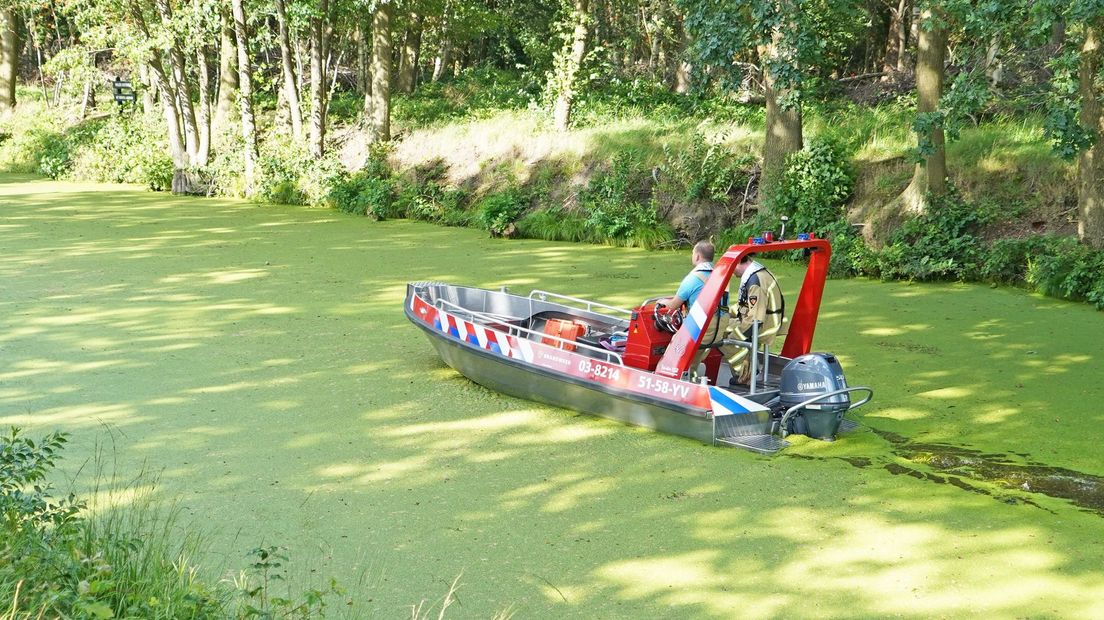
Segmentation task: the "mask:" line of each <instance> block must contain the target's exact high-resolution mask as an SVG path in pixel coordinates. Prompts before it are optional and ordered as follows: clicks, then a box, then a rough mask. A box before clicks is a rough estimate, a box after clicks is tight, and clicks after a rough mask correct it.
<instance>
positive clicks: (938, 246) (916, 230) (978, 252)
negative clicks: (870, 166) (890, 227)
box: [878, 191, 994, 280]
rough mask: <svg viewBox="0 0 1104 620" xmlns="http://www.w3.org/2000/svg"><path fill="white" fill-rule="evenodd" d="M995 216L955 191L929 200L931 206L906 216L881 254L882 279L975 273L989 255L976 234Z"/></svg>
mask: <svg viewBox="0 0 1104 620" xmlns="http://www.w3.org/2000/svg"><path fill="white" fill-rule="evenodd" d="M993 215H994V213H993V211H992V210H991V209H986V208H982V207H980V206H978V205H971V204H967V203H966V202H965V201H964V200H962V199H961V198H959V197H958V195H957V194H955V193H954V192H953V191H952V192H950V193H948V194H947V195H945V196H943V197H942V198H940V199H938V200H936V199H932V200H930V201H929V206H928V209H927V211H925V212H924V213H923V214H921V215H919V216H917V217H915V218H912V219H910V220H907V221H905V223H904V224H902V225H901V226H900V227H899V228H898V229H897V230H896V231H894V233H893V235H892V236H891V238H890V245H889V246H888V247H886V248H885V249H884V250H883V251H882V252H881V253H880V255H879V257H878V270H879V271H880V273H881V276H882V278H886V279H891V278H903V279H908V280H939V279H954V280H964V279H968V278H970V277H974V278H976V275H977V274H979V273H980V272H981V267H982V264H983V263H984V258H985V257H984V253H985V250H984V246H983V245H982V243H981V239H980V238H979V236H978V233H979V232H980V231H981V229H982V227H984V226H985V224H987V223H988V222H990V221H992V219H993Z"/></svg>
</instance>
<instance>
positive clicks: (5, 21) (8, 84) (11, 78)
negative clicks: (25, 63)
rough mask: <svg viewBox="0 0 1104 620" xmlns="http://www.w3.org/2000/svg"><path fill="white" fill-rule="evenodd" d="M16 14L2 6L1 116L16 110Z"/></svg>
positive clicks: (0, 53) (0, 55)
mask: <svg viewBox="0 0 1104 620" xmlns="http://www.w3.org/2000/svg"><path fill="white" fill-rule="evenodd" d="M16 26H17V23H16V12H15V9H14V8H12V7H10V6H0V114H3V113H4V112H8V111H10V110H12V109H13V108H15V82H16V76H17V75H18V74H19V31H18V29H17V28H16Z"/></svg>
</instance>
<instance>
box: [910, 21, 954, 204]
mask: <svg viewBox="0 0 1104 620" xmlns="http://www.w3.org/2000/svg"><path fill="white" fill-rule="evenodd" d="M920 19H921V21H924V22H927V23H930V24H932V26H933V27H932V28H931V29H924V28H920V36H919V38H918V39H917V42H916V112H917V114H929V113H932V112H935V111H936V110H938V109H939V98H940V97H942V96H943V78H944V62H945V60H946V55H947V33H946V30H945V29H944V28H943V27H942V26H940V25H939V24H938V23H937V22H935V21H933V20H932V9H925V10H924V12H923V14H922V15H921V16H920ZM925 138H926V141H927V142H928V143H929V144H930V146H931V150H932V152H931V154H930V155H925V156H924V161H923V163H919V164H916V171H915V172H914V173H913V175H912V182H911V183H909V186H908V187H907V188H905V191H904V193H903V194H902V199H903V201H904V204H903V206H904V208H905V209H906V210H907V211H912V212H921V211H923V210H924V209H926V208H927V197H928V195H931V196H933V197H939V196H942V195H943V194H944V193H946V191H947V182H946V178H947V153H946V150H945V149H944V136H943V124H942V123H938V122H937V123H933V124H932V126H931V128H930V129H929V130H928V132H927V135H926V136H925Z"/></svg>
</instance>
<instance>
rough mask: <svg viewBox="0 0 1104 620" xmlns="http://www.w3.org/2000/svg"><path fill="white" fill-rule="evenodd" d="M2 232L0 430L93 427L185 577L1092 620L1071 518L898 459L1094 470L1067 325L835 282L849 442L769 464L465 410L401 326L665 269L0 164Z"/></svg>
mask: <svg viewBox="0 0 1104 620" xmlns="http://www.w3.org/2000/svg"><path fill="white" fill-rule="evenodd" d="M0 229H2V231H3V234H4V238H5V243H4V245H3V247H2V249H0V278H3V280H4V282H5V286H4V287H3V288H0V350H2V355H0V424H18V425H22V426H25V427H27V428H28V432H32V431H33V430H35V429H52V428H56V427H61V428H65V429H67V430H69V431H71V432H73V437H74V439H73V442H72V443H71V444H70V448H69V450H71V451H72V454H71V455H69V456H67V458H66V460H65V462H64V464H65V466H66V467H74V466H75V464H76V463H79V462H80V461H81V460H82V455H91V454H92V453H93V451H94V449H95V445H94V444H95V442H94V440H93V439H92V437H94V436H95V435H96V434H97V433H98V432H101V431H100V429H102V428H103V427H105V426H106V427H109V428H111V429H113V431H114V432H116V433H117V437H118V440H117V445H118V453H119V459H118V467H119V468H120V470H121V471H124V472H125V471H133V472H137V471H139V470H140V469H141V468H142V467H143V464H154V465H155V466H156V467H158V468H159V469H160V485H159V486H158V488H157V490H156V496H157V498H160V499H163V498H172V497H179V498H180V501H179V508H180V511H181V515H182V516H183V518H187V519H197V520H201V521H203V522H204V523H205V524H206V525H207V526H208V527H209V528H210V534H209V537H208V542H209V544H210V548H211V556H210V557H209V558H204V560H211V561H213V562H215V563H218V562H219V561H220V560H221V559H227V560H228V561H236V560H237V559H239V558H243V557H246V556H247V555H248V554H249V551H250V549H252V548H254V547H256V546H257V544H258V540H259V539H263V544H265V545H269V544H275V545H283V546H286V547H288V552H289V554H290V555H291V557H293V558H294V559H295V561H296V562H297V563H299V562H301V563H303V564H304V565H309V566H311V567H313V568H314V569H315V570H316V571H317V572H315V573H311V574H306V575H304V574H298V575H290V576H289V580H290V582H291V585H290V586H289V587H293V588H294V591H303V590H304V589H307V588H310V587H316V586H317V580H319V579H320V577H319V576H326V577H328V576H334V577H336V578H337V579H338V580H339V581H340V582H341V583H343V584H344V585H346V586H347V587H348V588H349V596H350V597H351V598H354V599H355V600H357V601H360V602H363V603H364V607H363V609H358V613H361V614H362V615H369V614H370V615H374V616H383V617H391V616H396V615H403V616H405V615H408V614H409V613H410V611H411V609H412V606H414V607H413V608H415V609H416V606H417V605H418V603H419V601H420V600H422V598H423V596H424V593H431V592H438V593H445V592H448V591H449V589H450V584H451V583H452V582H453V580H454V579H455V578H456V576H457V575H459V574H463V577H462V579H461V581H460V584H459V587H458V590H457V591H456V592H455V593H454V596H455V598H456V599H457V600H458V602H457V603H453V605H454V606H453V607H450V608H449V611H450V612H453V611H456V612H457V613H458V614H461V615H463V616H465V617H468V616H470V617H489V616H493V615H495V614H497V613H500V612H501V611H502V610H504V609H507V608H509V609H510V610H513V611H514V612H516V614H517V615H518V617H606V618H613V617H624V618H639V617H658V616H671V615H678V616H679V617H688V618H723V617H731V614H732V613H733V610H734V609H739V610H741V612H740V613H741V614H742V615H744V616H747V617H778V616H788V615H793V614H794V613H798V614H799V615H805V616H819V617H841V616H846V617H870V618H875V617H877V618H880V617H885V616H890V615H899V616H904V617H909V618H921V617H940V616H952V617H958V616H964V615H967V614H970V615H982V616H986V617H1011V616H1021V617H1022V616H1043V617H1053V616H1058V617H1085V618H1089V617H1099V616H1101V615H1104V607H1102V603H1101V601H1104V581H1102V578H1101V572H1100V566H1101V565H1102V562H1104V542H1101V540H1100V537H1099V536H1098V532H1099V530H1100V526H1101V521H1100V520H1101V518H1102V517H1101V515H1100V514H1099V512H1094V511H1093V510H1092V509H1090V508H1079V507H1077V506H1075V505H1074V504H1072V503H1071V502H1069V501H1066V500H1063V499H1058V498H1055V497H1052V496H1048V495H1046V494H1043V493H1033V492H1029V491H1026V490H1024V489H1023V488H1021V487H1019V486H1016V485H1003V484H1001V482H1000V481H999V480H994V481H989V482H983V481H976V480H975V478H973V477H971V474H970V472H969V471H967V470H965V469H959V470H955V471H947V470H937V469H936V468H935V465H933V464H932V460H931V459H928V460H925V459H924V458H921V457H920V456H917V455H916V454H915V451H916V449H915V447H914V448H913V451H912V452H909V451H908V450H904V449H903V447H902V446H905V447H907V446H908V445H914V444H922V445H925V446H949V447H950V448H954V449H959V450H973V451H975V452H976V453H977V454H980V455H981V456H980V457H977V458H980V459H982V462H984V461H985V460H986V459H988V460H989V461H992V460H995V459H1003V460H1004V461H1006V462H1008V463H1013V464H1026V463H1031V464H1035V465H1036V466H1037V467H1040V468H1043V467H1051V468H1063V469H1066V470H1071V471H1074V472H1080V473H1079V474H1078V475H1081V476H1102V475H1104V467H1102V465H1101V461H1100V459H1099V445H1100V443H1101V441H1102V440H1104V436H1102V432H1104V431H1101V429H1102V428H1104V424H1102V422H1104V418H1102V415H1101V413H1100V412H1099V411H1097V410H1095V409H1094V408H1093V407H1092V406H1091V405H1089V404H1088V403H1094V402H1099V401H1100V400H1101V399H1102V398H1104V388H1102V387H1101V385H1100V383H1099V382H1098V381H1095V380H1094V379H1093V378H1094V377H1097V376H1099V375H1100V374H1101V371H1102V366H1101V364H1102V361H1101V357H1100V352H1099V351H1098V350H1097V349H1098V347H1097V346H1096V343H1098V342H1100V341H1101V340H1102V339H1104V317H1102V316H1101V315H1100V314H1099V313H1097V312H1095V311H1093V310H1092V309H1091V308H1089V307H1088V306H1085V305H1081V304H1071V303H1065V302H1061V301H1056V300H1052V299H1047V298H1042V297H1038V296H1032V295H1028V294H1025V293H1023V292H1021V291H1017V290H1010V289H1003V288H998V289H990V288H987V287H979V286H967V285H912V286H908V285H904V284H882V283H877V282H871V281H866V280H862V279H856V280H846V281H832V282H830V283H829V286H828V291H827V297H826V299H825V305H824V307H823V310H822V315H821V317H822V320H821V323H820V325H819V327H818V330H817V334H816V348H817V349H818V350H829V351H834V352H835V353H837V354H839V355H840V357H841V360H842V362H843V364H844V368H845V369H846V371H847V376H848V380H849V381H850V382H851V383H854V384H867V385H871V386H873V387H874V389H875V390H876V400H875V402H874V403H873V404H871V405H870V406H869V408H868V409H865V410H864V412H863V413H862V414H861V416H859V417H860V418H861V419H862V420H863V421H864V422H865V423H866V424H867V425H869V427H871V428H872V429H874V431H876V432H860V433H857V434H852V435H848V436H845V437H844V438H841V439H840V440H839V441H837V442H835V443H832V444H826V443H821V442H817V441H814V440H807V439H804V438H797V440H796V442H795V445H794V446H792V447H791V448H790V449H789V451H788V452H787V453H786V454H784V455H782V456H779V457H777V458H765V457H760V456H756V455H754V454H751V453H746V452H739V451H731V450H724V449H718V448H713V447H711V446H704V445H701V444H698V443H696V442H693V441H690V440H686V439H682V438H678V437H672V436H667V435H661V434H658V433H654V432H651V431H646V430H643V429H636V428H631V427H626V426H622V425H619V424H616V423H613V422H609V421H606V420H601V419H597V418H592V417H589V416H580V415H576V414H574V413H571V412H568V411H563V410H559V409H554V408H549V407H544V406H540V405H537V404H534V403H531V402H527V401H521V400H516V399H512V398H506V397H502V396H500V395H497V394H495V393H492V392H489V391H488V390H485V389H483V388H481V387H479V386H476V385H473V384H471V383H470V382H468V381H467V380H466V379H463V378H462V377H460V376H458V375H457V374H456V373H455V372H454V371H452V370H451V369H449V368H447V367H446V366H444V365H443V364H442V363H441V361H440V360H439V359H438V358H437V357H436V355H435V354H434V353H433V351H432V349H431V347H430V346H429V344H428V343H427V342H426V341H425V340H424V338H422V336H421V335H420V334H419V333H418V332H417V331H416V330H415V329H414V328H412V327H411V326H410V325H409V324H408V323H407V321H406V320H405V318H404V317H403V314H402V312H401V303H402V299H403V295H404V292H405V283H406V282H407V281H412V280H430V279H436V280H446V281H452V282H458V283H466V284H471V285H475V286H484V287H488V288H498V287H499V286H503V285H509V286H510V287H511V289H512V290H515V291H525V290H528V289H530V288H542V289H547V290H553V291H559V292H563V293H565V294H571V295H580V296H584V297H593V298H597V299H599V300H602V301H606V302H608V303H612V304H614V305H619V306H625V305H633V304H635V303H637V302H638V301H639V300H641V299H643V298H645V297H648V296H651V295H655V294H661V293H664V292H668V291H670V290H673V289H674V287H675V286H676V285H677V283H678V281H679V279H681V277H682V276H683V275H684V273H685V270H686V268H687V257H686V256H685V253H683V252H677V253H676V252H647V251H643V250H639V249H623V248H612V247H594V246H581V245H573V244H564V243H549V242H543V241H504V240H496V239H488V238H486V237H485V233H482V232H479V231H473V230H464V229H455V228H442V227H436V226H432V225H425V224H419V223H415V222H406V221H386V222H371V221H369V220H367V219H365V218H356V217H352V216H345V215H342V214H339V213H335V212H329V211H319V210H309V209H302V208H288V207H274V206H263V205H260V206H259V205H253V204H247V203H242V202H235V201H229V200H219V199H208V200H201V199H189V198H175V197H170V196H166V195H163V194H150V193H146V192H142V191H139V190H136V189H134V188H129V187H125V186H102V185H78V184H64V183H50V182H44V181H40V180H36V179H33V178H30V177H13V176H3V177H0ZM776 271H777V273H778V274H779V276H780V279H781V281H782V283H783V286H784V287H785V288H786V290H787V291H788V298H789V299H790V300H791V303H793V301H794V300H795V297H794V288H795V287H796V284H797V280H798V279H799V274H798V272H797V271H796V270H795V268H794V267H793V266H790V265H786V264H780V265H777V266H776ZM902 438H903V441H906V442H913V443H912V444H902V443H901V441H902ZM935 449H936V448H934V447H930V448H928V450H929V452H930V451H931V450H935ZM998 455H999V456H998ZM909 472H912V474H911V475H902V474H906V473H909ZM940 481H943V482H948V483H947V484H938V482H940ZM358 575H367V578H366V579H364V580H361V579H360V578H358ZM312 580H315V581H314V582H312ZM442 602H443V601H442ZM795 610H800V611H799V612H795Z"/></svg>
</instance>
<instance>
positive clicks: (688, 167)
mask: <svg viewBox="0 0 1104 620" xmlns="http://www.w3.org/2000/svg"><path fill="white" fill-rule="evenodd" d="M753 166H754V159H753V158H752V157H751V156H743V157H740V156H737V155H736V154H735V153H733V152H732V151H730V150H728V149H727V148H725V147H724V146H723V145H722V144H721V140H715V141H710V140H707V139H706V137H705V135H704V134H703V133H702V132H700V131H695V132H694V134H693V136H692V137H691V139H690V142H689V144H687V145H686V146H683V147H679V148H675V147H673V146H671V145H670V144H664V145H663V162H662V163H661V164H660V166H659V170H658V172H659V175H658V181H657V183H656V188H655V191H656V193H657V194H658V193H667V194H672V195H675V196H677V198H678V199H679V200H681V201H685V202H723V201H727V200H729V196H730V195H731V194H732V192H733V190H734V189H742V188H743V187H744V186H745V185H746V184H747V182H748V181H749V178H748V172H749V170H750V169H751V168H752V167H753Z"/></svg>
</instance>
